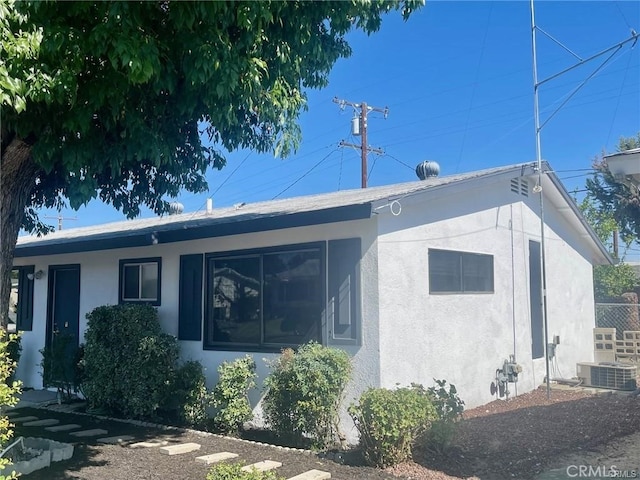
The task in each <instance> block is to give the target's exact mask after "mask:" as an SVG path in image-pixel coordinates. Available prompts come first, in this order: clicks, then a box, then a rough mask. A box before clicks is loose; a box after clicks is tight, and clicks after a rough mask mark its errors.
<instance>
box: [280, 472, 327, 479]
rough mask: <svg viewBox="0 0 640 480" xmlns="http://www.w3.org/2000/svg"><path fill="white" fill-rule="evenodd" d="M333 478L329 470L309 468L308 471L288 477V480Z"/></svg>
mask: <svg viewBox="0 0 640 480" xmlns="http://www.w3.org/2000/svg"><path fill="white" fill-rule="evenodd" d="M326 478H331V474H330V473H329V472H323V471H322V470H309V471H307V472H304V473H301V474H300V475H296V476H295V477H291V478H288V479H287V480H324V479H326Z"/></svg>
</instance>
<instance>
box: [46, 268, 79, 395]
mask: <svg viewBox="0 0 640 480" xmlns="http://www.w3.org/2000/svg"><path fill="white" fill-rule="evenodd" d="M48 277H49V296H48V305H47V342H46V347H47V350H48V355H49V356H48V357H47V358H46V359H45V362H44V367H45V375H44V378H45V384H46V386H61V385H60V383H66V384H67V385H68V384H73V380H74V376H75V358H76V355H77V352H78V344H79V336H80V265H54V266H50V267H49V275H48ZM65 386H66V385H65Z"/></svg>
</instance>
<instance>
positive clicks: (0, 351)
mask: <svg viewBox="0 0 640 480" xmlns="http://www.w3.org/2000/svg"><path fill="white" fill-rule="evenodd" d="M16 339H17V336H16V335H8V334H7V333H6V332H5V331H3V330H1V329H0V411H3V410H4V407H13V406H14V405H15V404H16V403H18V397H17V395H18V394H19V393H20V385H21V384H20V382H16V381H13V382H11V383H9V382H8V379H9V378H11V377H12V376H13V374H14V372H15V368H16V362H15V360H13V359H12V358H11V352H10V350H11V348H12V347H11V344H12V342H15V341H16ZM12 436H13V430H11V425H10V423H9V419H8V418H7V416H6V415H0V449H4V447H6V446H7V445H8V443H9V441H10V440H11V437H12ZM7 465H10V461H9V459H8V458H0V468H4V467H6V466H7ZM14 478H16V476H15V475H0V479H1V480H9V479H14Z"/></svg>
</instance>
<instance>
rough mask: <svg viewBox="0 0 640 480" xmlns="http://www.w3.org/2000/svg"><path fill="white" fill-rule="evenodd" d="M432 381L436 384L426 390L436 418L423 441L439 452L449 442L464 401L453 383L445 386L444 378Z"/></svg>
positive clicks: (460, 416)
mask: <svg viewBox="0 0 640 480" xmlns="http://www.w3.org/2000/svg"><path fill="white" fill-rule="evenodd" d="M434 381H435V382H436V386H433V387H430V388H429V389H428V390H427V392H428V394H429V396H430V397H431V402H432V403H433V406H434V407H435V409H436V414H437V415H438V418H437V419H436V420H435V421H434V422H433V424H432V425H431V428H430V429H429V430H427V431H426V432H425V443H426V445H427V446H429V447H431V448H433V449H435V450H437V451H440V452H441V451H443V450H444V449H446V448H447V447H448V446H449V445H450V444H451V440H452V439H453V437H454V435H455V432H456V427H457V426H458V421H459V420H460V419H461V418H462V413H463V412H464V401H462V399H460V397H459V396H458V391H457V389H456V386H455V385H451V384H449V387H448V388H447V381H446V380H436V379H434Z"/></svg>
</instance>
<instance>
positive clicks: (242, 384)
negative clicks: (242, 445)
mask: <svg viewBox="0 0 640 480" xmlns="http://www.w3.org/2000/svg"><path fill="white" fill-rule="evenodd" d="M255 379H256V362H255V361H254V360H253V357H251V356H250V355H245V356H244V357H243V358H237V359H236V360H234V361H233V362H223V363H222V364H221V365H220V366H219V367H218V383H217V384H216V386H215V388H214V389H213V393H212V395H211V397H212V402H211V404H212V405H213V406H214V407H215V408H217V409H218V412H217V413H216V416H215V418H214V423H215V425H216V428H218V429H219V430H221V431H223V432H226V433H232V434H233V433H237V432H239V431H240V429H241V428H242V424H243V423H244V422H247V421H249V420H251V419H252V418H253V412H252V410H251V404H250V403H249V390H251V389H252V388H255V386H256V382H255Z"/></svg>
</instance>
